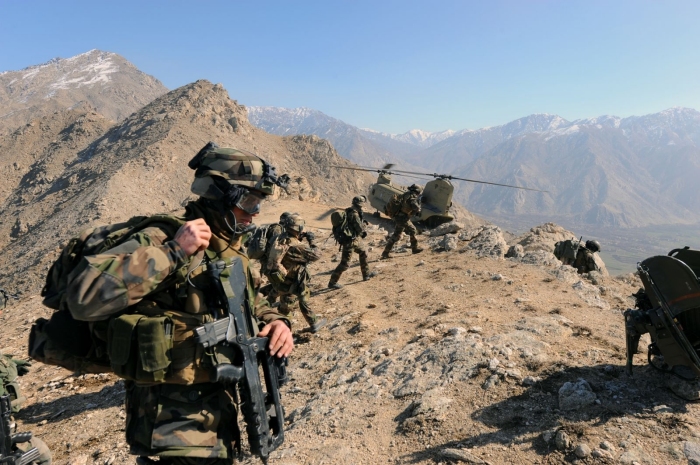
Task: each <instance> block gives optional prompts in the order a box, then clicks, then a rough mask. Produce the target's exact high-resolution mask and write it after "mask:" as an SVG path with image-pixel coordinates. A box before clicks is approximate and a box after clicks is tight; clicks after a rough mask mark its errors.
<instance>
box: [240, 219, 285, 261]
mask: <svg viewBox="0 0 700 465" xmlns="http://www.w3.org/2000/svg"><path fill="white" fill-rule="evenodd" d="M281 233H282V226H281V225H280V224H279V223H272V224H268V225H263V226H259V227H257V228H256V229H255V231H254V232H253V234H251V235H250V237H249V238H248V239H247V240H246V242H245V250H246V255H248V258H252V259H253V260H260V259H262V258H263V257H264V256H265V255H267V254H268V253H269V252H270V246H271V245H272V243H273V242H274V239H275V237H276V236H277V235H278V234H281Z"/></svg>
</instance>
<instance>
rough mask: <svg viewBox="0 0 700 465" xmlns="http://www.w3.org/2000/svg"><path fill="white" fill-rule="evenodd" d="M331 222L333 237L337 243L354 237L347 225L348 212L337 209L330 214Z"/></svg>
mask: <svg viewBox="0 0 700 465" xmlns="http://www.w3.org/2000/svg"><path fill="white" fill-rule="evenodd" d="M331 224H332V225H333V229H332V232H333V239H335V240H336V242H338V244H341V245H342V244H347V243H349V242H351V241H352V240H353V238H354V236H353V234H352V231H350V228H349V227H348V213H347V211H345V210H339V211H335V212H333V214H331Z"/></svg>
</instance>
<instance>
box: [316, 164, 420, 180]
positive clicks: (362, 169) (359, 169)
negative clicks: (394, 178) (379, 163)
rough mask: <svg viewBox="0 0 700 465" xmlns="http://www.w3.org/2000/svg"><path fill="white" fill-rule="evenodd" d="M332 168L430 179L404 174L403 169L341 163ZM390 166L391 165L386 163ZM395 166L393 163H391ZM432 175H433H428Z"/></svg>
mask: <svg viewBox="0 0 700 465" xmlns="http://www.w3.org/2000/svg"><path fill="white" fill-rule="evenodd" d="M330 166H331V167H332V168H340V169H343V170H353V171H369V172H371V173H383V174H399V173H400V174H399V176H402V177H405V178H416V179H424V180H429V179H430V178H428V177H425V176H411V175H408V174H404V172H402V171H387V170H385V169H379V168H360V167H358V168H353V167H351V166H341V165H330ZM386 166H389V165H386ZM391 166H393V165H391ZM412 174H420V173H412ZM428 176H431V175H428Z"/></svg>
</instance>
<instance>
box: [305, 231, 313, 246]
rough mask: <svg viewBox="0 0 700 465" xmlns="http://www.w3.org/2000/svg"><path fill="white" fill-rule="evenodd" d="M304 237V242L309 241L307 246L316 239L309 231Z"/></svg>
mask: <svg viewBox="0 0 700 465" xmlns="http://www.w3.org/2000/svg"><path fill="white" fill-rule="evenodd" d="M304 235H305V236H306V240H308V241H309V244H310V243H312V242H313V241H314V239H316V234H314V233H312V232H311V231H308V232H305V233H304Z"/></svg>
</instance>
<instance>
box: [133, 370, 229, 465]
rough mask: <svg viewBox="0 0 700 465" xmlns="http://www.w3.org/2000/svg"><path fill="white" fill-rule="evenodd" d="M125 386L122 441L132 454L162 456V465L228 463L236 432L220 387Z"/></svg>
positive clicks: (224, 395)
mask: <svg viewBox="0 0 700 465" xmlns="http://www.w3.org/2000/svg"><path fill="white" fill-rule="evenodd" d="M125 387H126V405H125V409H126V439H127V443H128V444H129V446H130V448H131V453H132V454H135V455H140V456H146V457H147V456H160V457H167V459H165V458H164V459H162V460H165V462H164V463H173V464H183V465H184V464H189V463H192V464H202V465H204V464H206V465H214V464H222V465H223V464H229V463H233V457H234V453H233V450H234V447H237V445H238V442H239V441H240V432H239V430H238V422H237V419H236V408H235V406H234V403H233V399H232V398H231V396H230V395H229V393H228V392H227V391H226V389H225V388H224V386H222V385H221V384H218V383H200V384H191V385H176V384H157V385H152V386H142V385H137V384H136V383H134V382H133V381H126V382H125ZM195 459H196V460H195ZM158 463H160V462H158Z"/></svg>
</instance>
